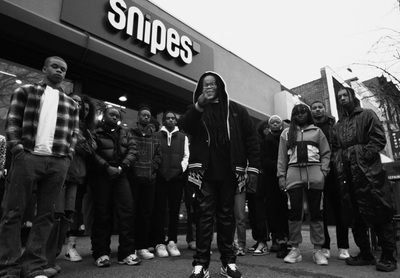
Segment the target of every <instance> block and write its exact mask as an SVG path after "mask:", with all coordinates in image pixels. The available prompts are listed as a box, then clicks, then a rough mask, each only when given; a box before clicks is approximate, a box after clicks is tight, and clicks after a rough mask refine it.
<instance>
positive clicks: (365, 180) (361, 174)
mask: <svg viewBox="0 0 400 278" xmlns="http://www.w3.org/2000/svg"><path fill="white" fill-rule="evenodd" d="M337 101H338V104H339V105H338V112H339V121H338V122H337V123H336V124H335V126H334V128H333V142H332V150H333V164H334V166H335V170H336V171H337V178H338V179H339V191H340V205H341V211H342V212H343V214H342V216H343V217H342V219H343V223H344V225H346V226H347V227H352V233H353V237H354V241H355V243H356V245H357V246H358V247H359V248H360V253H359V254H358V255H356V256H351V257H350V258H347V259H346V263H347V264H348V265H353V266H354V265H355V266H360V265H371V264H372V265H375V264H376V265H375V267H376V269H377V270H379V271H385V272H390V271H394V270H395V269H396V268H397V261H396V259H395V258H394V256H393V253H394V251H395V250H396V238H395V233H394V231H393V226H392V223H391V220H392V217H393V214H394V205H393V201H392V196H391V192H390V184H389V181H388V177H387V175H386V172H385V169H384V168H383V166H382V161H381V157H380V155H379V152H380V151H381V150H383V148H384V147H385V145H386V136H385V130H384V128H383V126H382V123H381V122H380V121H379V118H378V116H377V115H376V114H375V112H374V111H372V110H371V109H363V108H361V107H360V102H359V100H358V99H357V98H356V96H355V92H354V90H353V89H352V88H348V87H344V88H342V89H340V90H339V92H338V94H337ZM369 227H373V228H374V229H375V232H376V235H377V236H378V245H379V246H380V247H381V248H382V255H381V258H380V260H379V261H378V262H376V259H375V257H374V256H373V254H372V253H371V245H370V240H369V237H368V228H369Z"/></svg>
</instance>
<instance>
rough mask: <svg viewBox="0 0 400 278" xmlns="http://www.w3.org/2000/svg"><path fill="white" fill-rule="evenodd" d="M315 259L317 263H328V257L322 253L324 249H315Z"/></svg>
mask: <svg viewBox="0 0 400 278" xmlns="http://www.w3.org/2000/svg"><path fill="white" fill-rule="evenodd" d="M313 261H314V263H316V264H317V265H328V259H327V258H326V257H325V256H324V254H323V253H322V250H314V254H313Z"/></svg>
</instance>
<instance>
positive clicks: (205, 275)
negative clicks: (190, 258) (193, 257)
mask: <svg viewBox="0 0 400 278" xmlns="http://www.w3.org/2000/svg"><path fill="white" fill-rule="evenodd" d="M209 277H210V272H209V271H208V269H204V267H203V266H202V265H196V266H195V267H194V268H193V271H192V274H191V275H190V278H209Z"/></svg>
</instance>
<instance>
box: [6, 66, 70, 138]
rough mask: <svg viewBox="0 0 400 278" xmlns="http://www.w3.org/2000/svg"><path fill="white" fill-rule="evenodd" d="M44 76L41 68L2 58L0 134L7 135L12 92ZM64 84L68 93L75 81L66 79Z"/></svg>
mask: <svg viewBox="0 0 400 278" xmlns="http://www.w3.org/2000/svg"><path fill="white" fill-rule="evenodd" d="M42 76H43V73H42V71H41V70H38V69H32V68H29V67H26V66H23V65H19V64H16V63H13V62H10V61H7V60H2V59H0V134H2V135H5V120H6V117H7V112H8V108H9V106H10V98H11V95H12V93H13V92H14V91H15V89H17V88H18V87H19V86H21V85H24V84H34V83H36V82H39V81H40V80H41V79H42ZM62 86H63V88H64V89H65V92H66V93H70V92H72V91H73V88H74V83H73V82H72V81H71V80H67V79H65V80H64V82H63V84H62Z"/></svg>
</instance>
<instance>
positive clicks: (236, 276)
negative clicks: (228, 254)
mask: <svg viewBox="0 0 400 278" xmlns="http://www.w3.org/2000/svg"><path fill="white" fill-rule="evenodd" d="M220 273H221V275H222V276H225V277H228V278H242V273H240V271H239V270H238V267H237V266H236V264H227V265H226V266H225V267H224V266H222V267H221V271H220Z"/></svg>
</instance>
